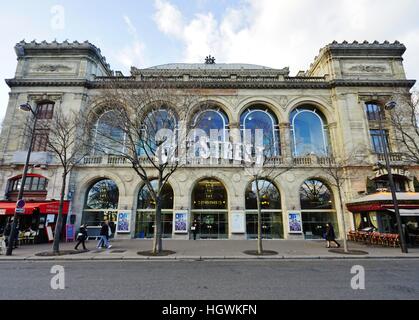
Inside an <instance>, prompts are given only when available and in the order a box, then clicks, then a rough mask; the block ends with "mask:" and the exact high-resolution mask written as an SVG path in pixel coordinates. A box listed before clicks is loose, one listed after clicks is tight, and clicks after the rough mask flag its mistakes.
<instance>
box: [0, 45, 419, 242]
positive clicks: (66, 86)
mask: <svg viewBox="0 0 419 320" xmlns="http://www.w3.org/2000/svg"><path fill="white" fill-rule="evenodd" d="M15 49H16V53H17V57H18V64H17V68H16V75H15V77H14V78H13V79H9V80H7V84H8V85H9V87H10V89H11V91H10V99H9V104H8V108H7V113H6V118H5V121H4V125H3V130H2V132H1V140H0V173H1V174H0V177H1V178H0V198H3V199H2V200H7V198H6V194H7V185H8V181H9V179H10V178H12V177H15V176H18V175H19V174H21V172H22V165H23V162H24V155H25V154H26V152H25V150H26V149H27V145H28V139H27V137H25V135H24V134H23V131H24V124H25V123H26V122H27V121H29V120H28V119H29V118H30V115H29V114H26V113H23V112H20V111H19V108H18V107H19V105H21V104H23V103H26V102H29V103H31V104H32V105H36V104H37V103H39V102H40V101H44V100H48V101H53V102H54V103H55V108H62V109H64V110H76V111H78V110H82V111H83V112H88V111H89V110H91V109H92V108H95V107H97V106H98V105H99V102H98V101H97V99H96V97H97V96H98V95H99V92H100V90H101V89H103V88H105V87H106V83H107V82H109V81H112V79H115V78H118V79H119V81H120V82H121V84H122V85H123V84H124V83H130V84H133V83H135V84H137V85H141V82H142V81H146V80H147V78H152V77H160V76H164V77H165V78H166V79H167V81H171V82H172V83H173V84H175V85H176V86H177V87H178V88H179V89H180V90H182V89H190V88H194V87H199V88H200V89H199V94H201V95H202V96H205V99H207V100H211V101H213V102H214V103H216V104H217V105H218V106H220V107H221V108H222V109H223V110H224V112H225V113H226V115H227V116H228V118H229V123H230V128H232V127H234V126H235V127H239V124H240V115H241V114H242V112H243V111H244V110H245V109H246V108H247V107H249V106H251V105H252V104H263V105H266V106H267V107H268V108H269V109H270V110H271V111H272V112H273V113H274V114H275V116H276V117H277V119H278V124H279V131H280V139H281V150H282V154H281V159H282V160H281V159H279V160H278V163H277V164H276V165H278V167H280V166H281V165H282V163H285V162H286V161H289V162H292V163H294V167H293V168H292V170H290V171H288V172H287V173H285V174H284V175H281V176H280V177H278V178H276V179H275V181H273V183H274V184H275V185H276V187H277V188H278V189H279V191H280V195H281V204H282V216H283V226H284V238H287V239H293V238H296V239H300V238H301V237H303V235H302V234H300V235H298V234H297V235H294V234H290V233H289V232H288V228H287V225H288V214H287V212H288V211H290V210H299V209H300V208H301V205H300V196H299V190H300V187H301V185H302V184H303V183H304V181H306V180H308V179H312V178H316V179H321V180H322V181H324V182H325V183H326V184H328V181H330V177H329V176H328V175H327V174H326V173H325V172H324V170H323V169H322V168H321V166H320V165H319V163H318V161H319V159H318V158H317V157H313V156H307V157H298V158H293V152H292V148H291V139H292V137H291V132H290V127H291V124H290V114H291V112H292V111H293V110H295V108H297V107H299V106H301V105H307V104H310V105H312V106H314V107H315V108H317V109H318V110H319V111H321V113H323V115H324V117H325V118H326V122H327V128H328V130H329V135H330V146H331V149H332V150H333V153H334V154H335V156H338V157H345V156H348V155H349V154H350V153H351V152H352V151H353V150H354V148H355V147H364V149H365V150H368V151H367V153H366V154H364V155H363V156H366V157H367V159H368V164H367V165H364V166H362V167H357V168H356V169H353V170H354V173H355V172H356V174H351V170H352V169H351V168H350V167H349V168H348V170H349V176H350V179H348V180H347V181H346V183H345V186H344V192H343V197H344V199H343V201H344V202H345V203H346V202H349V201H351V200H354V199H356V198H359V197H360V196H361V195H362V194H364V193H365V192H366V181H367V178H368V177H370V178H371V177H374V176H375V172H374V171H373V167H374V165H375V164H376V163H377V161H378V158H377V155H376V154H375V153H374V152H373V151H372V146H371V139H370V135H369V130H370V128H369V122H368V119H367V116H366V112H365V102H367V101H377V102H378V103H381V102H382V101H389V100H391V99H396V98H397V97H398V96H399V95H404V94H408V92H409V90H410V89H411V88H412V86H413V85H414V83H415V82H414V81H411V80H407V79H406V76H405V72H404V69H403V63H402V61H403V59H402V55H403V53H404V52H405V50H406V48H405V47H404V46H403V45H402V44H400V43H398V42H395V43H388V42H384V43H356V42H354V43H351V44H349V43H346V42H344V43H336V42H334V43H332V44H329V45H327V46H326V47H325V48H323V49H321V51H320V54H319V56H318V57H316V59H315V62H314V63H313V64H312V66H311V67H310V69H309V70H308V71H307V72H305V73H299V75H298V76H297V77H291V76H290V75H289V70H288V69H286V68H285V69H280V70H277V69H270V68H266V67H260V66H253V65H238V64H214V65H205V64H174V65H165V66H158V67H154V68H150V69H137V68H132V71H131V76H129V77H122V76H121V75H120V74H119V73H118V74H117V73H115V72H113V71H112V70H111V69H110V67H109V65H108V64H107V63H106V59H105V58H104V57H103V56H102V55H101V52H100V50H99V49H98V48H96V47H95V46H93V45H92V44H90V43H87V42H85V43H78V42H74V43H67V42H65V43H46V42H43V43H35V42H32V43H25V42H21V43H18V44H17V45H16V48H15ZM388 129H389V131H390V144H391V145H392V146H391V149H392V152H395V153H402V152H403V151H404V150H403V149H402V146H400V145H395V144H394V140H393V139H392V137H394V134H395V133H394V132H393V130H392V128H388ZM25 148H26V149H25ZM393 160H394V163H393V164H394V165H397V166H399V167H401V168H404V169H408V171H409V176H408V178H409V183H408V184H409V186H408V188H409V189H410V191H412V192H413V191H414V187H413V177H415V176H416V177H419V167H418V166H414V165H412V164H410V163H406V162H404V161H403V160H402V159H397V157H394V158H393ZM31 163H32V164H33V166H31V169H30V171H31V172H32V173H35V174H40V175H42V176H44V177H46V178H48V180H49V183H48V189H47V200H50V199H59V191H60V172H61V169H60V167H59V166H58V165H57V163H56V161H55V160H54V159H51V157H48V156H47V155H45V154H42V153H35V154H33V156H32V161H31ZM101 178H108V179H112V180H113V181H114V182H115V183H116V184H117V186H118V188H119V208H118V209H119V210H126V211H130V212H132V219H133V221H132V223H133V225H134V222H135V221H134V220H135V217H136V215H135V212H136V208H137V198H138V192H139V190H140V188H141V186H142V185H143V183H142V182H141V181H140V180H139V178H138V177H137V176H136V175H135V173H133V171H132V169H131V168H130V166H129V165H128V164H124V163H123V161H119V160H115V159H111V157H110V156H105V157H102V158H100V159H99V160H97V161H93V160H92V161H90V160H88V159H87V160H86V161H85V162H84V163H83V164H82V165H79V166H78V167H77V168H76V169H75V170H74V172H73V173H72V174H71V177H70V179H69V180H70V181H69V185H68V193H69V195H70V194H71V200H72V206H71V208H72V209H71V210H72V213H73V214H76V215H77V219H76V223H77V224H79V223H80V222H81V219H82V212H83V207H84V203H85V200H86V193H87V191H88V189H89V188H90V187H91V186H92V184H93V183H94V182H96V181H98V180H99V179H101ZM203 178H216V179H217V180H219V181H220V182H222V183H223V184H224V186H225V188H226V190H227V194H228V210H229V212H230V213H231V212H233V211H239V212H240V211H244V210H245V189H246V187H247V186H248V185H249V183H251V177H249V176H247V175H245V174H243V170H242V169H240V168H239V167H237V166H234V165H231V164H223V163H220V164H217V165H205V164H196V165H193V164H191V165H188V166H187V167H183V168H180V169H179V170H178V171H176V173H175V174H174V175H173V177H172V178H171V180H170V184H171V186H172V188H173V192H174V209H175V211H176V210H188V211H189V212H190V208H191V201H192V200H191V194H192V190H193V188H194V186H195V185H196V183H197V182H198V181H199V180H201V179H203ZM329 187H330V189H331V190H332V193H333V197H334V199H333V200H334V203H335V209H336V212H337V216H336V217H337V221H338V223H339V229H340V230H339V231H340V234H343V233H344V230H343V227H342V219H341V215H340V205H339V203H340V202H339V197H338V192H337V190H336V188H335V187H334V186H333V185H332V184H330V185H329ZM230 216H231V215H229V217H230ZM345 219H346V222H347V227H348V229H349V228H354V225H353V218H352V215H351V214H350V213H349V212H346V211H345ZM134 232H135V230H132V232H131V235H129V236H128V235H117V236H119V237H122V238H123V237H134ZM173 237H174V238H180V239H183V238H185V237H186V238H187V236H185V235H175V234H174V235H173ZM229 237H230V238H232V239H235V238H243V237H245V235H244V234H241V235H236V234H232V233H231V232H229Z"/></svg>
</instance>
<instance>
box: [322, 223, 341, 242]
mask: <svg viewBox="0 0 419 320" xmlns="http://www.w3.org/2000/svg"><path fill="white" fill-rule="evenodd" d="M325 238H326V243H327V248H330V243H331V242H334V243H335V244H336V246H337V247H338V248H340V244H339V243H338V242H337V241H336V234H335V229H334V228H333V225H332V224H331V223H330V222H329V223H328V224H326V233H325Z"/></svg>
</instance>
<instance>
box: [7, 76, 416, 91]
mask: <svg viewBox="0 0 419 320" xmlns="http://www.w3.org/2000/svg"><path fill="white" fill-rule="evenodd" d="M6 83H7V85H8V86H9V87H10V88H13V87H84V88H87V89H107V88H111V87H114V86H115V83H116V82H115V81H113V80H112V79H111V78H108V79H107V81H103V80H100V79H98V80H94V81H89V80H25V79H8V80H6ZM117 83H118V86H119V87H120V88H122V89H123V88H142V87H150V82H149V81H137V80H134V79H132V78H127V79H124V80H118V81H117ZM415 83H416V81H415V80H351V79H344V80H343V79H339V80H332V81H312V80H310V78H307V79H306V80H301V79H299V81H294V80H293V79H285V80H284V81H272V80H267V81H255V80H250V79H249V80H246V81H220V80H219V79H214V80H212V81H167V84H168V86H169V87H172V88H175V89H194V88H202V89H333V88H336V87H402V88H412V87H413V86H414V85H415Z"/></svg>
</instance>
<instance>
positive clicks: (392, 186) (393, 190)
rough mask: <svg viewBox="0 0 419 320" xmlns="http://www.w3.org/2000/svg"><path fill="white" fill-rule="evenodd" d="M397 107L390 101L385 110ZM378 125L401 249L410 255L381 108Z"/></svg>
mask: <svg viewBox="0 0 419 320" xmlns="http://www.w3.org/2000/svg"><path fill="white" fill-rule="evenodd" d="M396 106H397V103H396V102H395V101H389V102H387V103H386V105H385V107H384V108H385V110H389V111H391V110H393V109H394V108H396ZM378 124H379V126H380V136H381V145H382V148H383V153H384V159H385V162H386V169H387V173H388V182H389V186H390V191H391V197H392V200H393V205H394V212H395V214H396V219H397V229H398V232H399V236H400V247H401V250H402V252H403V253H408V250H407V245H406V238H405V237H404V232H403V226H402V219H401V217H400V211H399V204H398V201H397V195H396V186H395V184H394V179H393V174H392V172H391V165H390V157H389V150H388V149H387V148H389V146H388V143H387V139H386V135H385V132H384V130H383V123H382V117H381V108H380V110H379V111H378Z"/></svg>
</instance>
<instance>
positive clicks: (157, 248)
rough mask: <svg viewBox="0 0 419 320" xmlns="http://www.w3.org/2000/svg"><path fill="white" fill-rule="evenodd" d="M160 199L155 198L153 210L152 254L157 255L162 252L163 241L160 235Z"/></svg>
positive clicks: (158, 197)
mask: <svg viewBox="0 0 419 320" xmlns="http://www.w3.org/2000/svg"><path fill="white" fill-rule="evenodd" d="M161 210H162V204H161V197H160V195H158V196H157V199H156V209H155V219H154V224H155V225H154V238H153V254H159V253H161V252H162V251H163V241H162V234H161V231H162V230H161Z"/></svg>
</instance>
